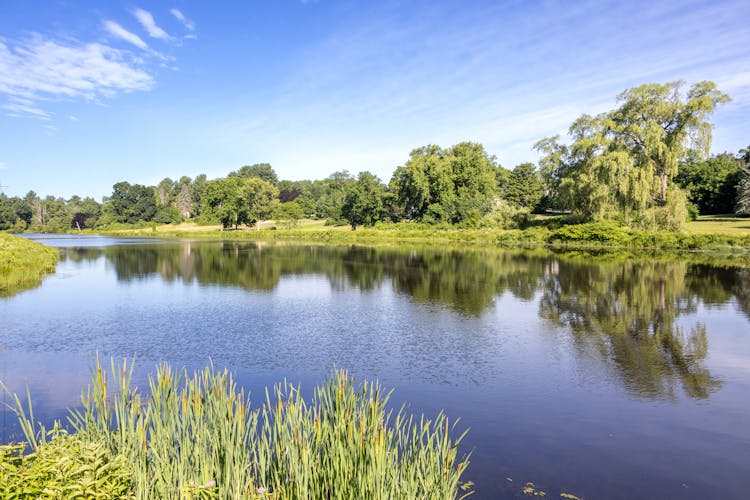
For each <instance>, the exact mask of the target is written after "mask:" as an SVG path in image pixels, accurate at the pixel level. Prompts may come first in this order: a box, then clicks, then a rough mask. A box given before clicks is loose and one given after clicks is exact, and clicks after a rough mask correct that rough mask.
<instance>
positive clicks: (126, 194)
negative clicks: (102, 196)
mask: <svg viewBox="0 0 750 500" xmlns="http://www.w3.org/2000/svg"><path fill="white" fill-rule="evenodd" d="M109 205H110V207H111V209H112V213H113V216H114V220H113V222H125V223H128V224H133V223H136V222H141V221H143V222H150V221H151V220H153V218H154V216H155V215H156V211H157V207H156V198H155V194H154V188H152V187H146V186H142V185H141V184H133V185H130V184H129V183H127V182H118V183H117V184H115V185H114V186H112V196H111V197H110V198H109Z"/></svg>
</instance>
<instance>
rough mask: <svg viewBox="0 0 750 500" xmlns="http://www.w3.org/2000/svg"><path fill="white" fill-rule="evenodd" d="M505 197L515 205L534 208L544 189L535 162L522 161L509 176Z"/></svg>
mask: <svg viewBox="0 0 750 500" xmlns="http://www.w3.org/2000/svg"><path fill="white" fill-rule="evenodd" d="M506 182H507V183H506V185H505V189H504V197H503V198H504V199H505V200H507V201H508V202H510V203H512V204H513V205H516V206H519V207H523V208H527V209H529V210H533V209H534V208H535V207H536V206H537V204H539V202H540V201H541V200H542V196H543V194H544V190H543V188H542V182H541V180H540V179H539V175H538V173H537V171H536V167H535V166H534V164H533V163H522V164H520V165H518V166H517V167H516V168H514V169H513V171H512V172H511V173H510V175H509V176H508V179H507V181H506Z"/></svg>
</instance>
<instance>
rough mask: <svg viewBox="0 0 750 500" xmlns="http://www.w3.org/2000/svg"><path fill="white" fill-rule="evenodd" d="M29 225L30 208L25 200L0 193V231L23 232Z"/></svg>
mask: <svg viewBox="0 0 750 500" xmlns="http://www.w3.org/2000/svg"><path fill="white" fill-rule="evenodd" d="M30 223H31V207H30V206H29V204H28V203H27V202H26V200H24V199H21V198H17V197H13V198H8V197H7V196H5V194H3V193H0V231H7V230H9V229H10V230H14V231H23V230H24V229H26V227H27V226H28V225H29V224H30Z"/></svg>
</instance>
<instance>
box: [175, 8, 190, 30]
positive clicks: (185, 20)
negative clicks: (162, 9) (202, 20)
mask: <svg viewBox="0 0 750 500" xmlns="http://www.w3.org/2000/svg"><path fill="white" fill-rule="evenodd" d="M169 13H170V14H172V15H173V16H174V17H175V18H176V19H177V20H178V21H180V22H181V23H182V25H183V26H185V28H187V29H188V30H190V31H195V23H194V22H193V21H191V20H190V19H188V18H187V17H185V14H183V13H182V11H180V10H179V9H170V10H169Z"/></svg>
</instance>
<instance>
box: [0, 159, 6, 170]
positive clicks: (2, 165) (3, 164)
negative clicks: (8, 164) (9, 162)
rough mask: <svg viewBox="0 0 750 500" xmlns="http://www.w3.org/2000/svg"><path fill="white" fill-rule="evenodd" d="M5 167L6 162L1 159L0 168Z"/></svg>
mask: <svg viewBox="0 0 750 500" xmlns="http://www.w3.org/2000/svg"><path fill="white" fill-rule="evenodd" d="M4 168H5V162H4V161H0V170H3V169H4Z"/></svg>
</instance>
